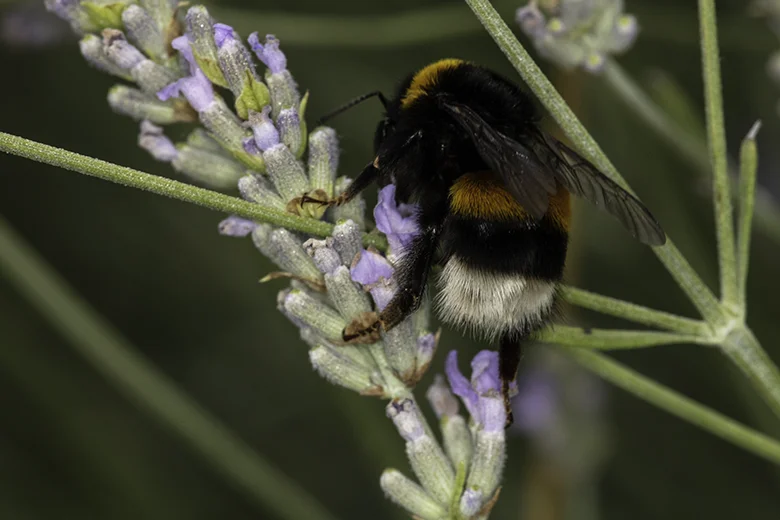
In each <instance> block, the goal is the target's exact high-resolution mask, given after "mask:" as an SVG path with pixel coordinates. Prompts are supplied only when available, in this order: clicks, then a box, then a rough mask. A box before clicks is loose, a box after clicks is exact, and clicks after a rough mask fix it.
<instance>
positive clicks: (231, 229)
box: [218, 215, 257, 237]
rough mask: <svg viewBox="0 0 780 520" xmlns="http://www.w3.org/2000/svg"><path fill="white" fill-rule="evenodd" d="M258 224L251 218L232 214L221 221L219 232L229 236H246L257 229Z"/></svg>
mask: <svg viewBox="0 0 780 520" xmlns="http://www.w3.org/2000/svg"><path fill="white" fill-rule="evenodd" d="M256 227H257V224H256V223H255V222H253V221H251V220H247V219H245V218H241V217H237V216H236V215H231V216H229V217H228V218H226V219H225V220H223V221H222V222H220V223H219V228H218V229H219V234H220V235H225V236H228V237H245V236H247V235H248V234H249V233H251V232H252V231H254V230H255V228H256Z"/></svg>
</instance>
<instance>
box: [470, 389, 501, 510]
mask: <svg viewBox="0 0 780 520" xmlns="http://www.w3.org/2000/svg"><path fill="white" fill-rule="evenodd" d="M500 404H501V406H502V407H503V402H501V403H500ZM505 461H506V435H505V434H504V429H503V428H501V429H500V430H499V431H492V432H490V431H485V430H479V429H478V430H477V431H476V433H475V435H474V454H473V456H472V458H471V468H470V470H469V474H468V478H467V479H466V487H467V488H470V489H478V490H480V491H481V492H483V493H484V496H488V497H490V496H492V495H493V493H494V492H495V491H496V489H498V484H499V482H501V474H502V472H503V471H504V462H505Z"/></svg>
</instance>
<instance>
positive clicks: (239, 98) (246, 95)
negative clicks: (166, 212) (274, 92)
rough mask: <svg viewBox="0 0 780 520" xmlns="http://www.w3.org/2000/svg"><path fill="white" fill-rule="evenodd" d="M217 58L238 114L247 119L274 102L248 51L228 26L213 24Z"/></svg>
mask: <svg viewBox="0 0 780 520" xmlns="http://www.w3.org/2000/svg"><path fill="white" fill-rule="evenodd" d="M214 31H215V33H214V37H215V41H216V44H217V49H218V50H217V57H218V58H219V65H220V67H221V68H222V72H223V74H224V76H225V79H226V81H227V83H228V86H229V87H230V90H231V91H232V92H233V95H234V96H235V98H236V111H237V112H238V115H239V116H240V117H241V118H242V119H246V118H247V116H248V114H249V111H250V110H251V111H255V112H259V111H261V110H262V109H263V107H264V106H266V105H268V104H269V103H270V102H271V94H270V93H269V92H268V87H266V86H265V84H264V83H263V82H262V81H260V77H259V76H258V75H257V72H256V71H255V65H254V63H253V62H252V57H251V55H250V54H249V51H248V50H247V48H246V47H245V46H244V44H243V43H242V42H241V40H240V39H239V38H238V35H237V34H236V33H235V31H233V28H232V27H230V26H229V25H225V24H221V23H217V24H214Z"/></svg>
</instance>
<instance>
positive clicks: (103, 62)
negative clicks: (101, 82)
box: [79, 34, 132, 80]
mask: <svg viewBox="0 0 780 520" xmlns="http://www.w3.org/2000/svg"><path fill="white" fill-rule="evenodd" d="M79 49H81V55H82V56H84V59H85V60H87V63H89V64H90V65H92V66H93V67H95V68H96V69H98V70H102V71H103V72H107V73H109V74H112V75H114V76H117V77H120V78H123V79H126V80H130V79H132V78H131V77H130V74H128V73H127V71H125V70H123V69H122V68H120V67H117V66H116V64H115V63H114V62H113V61H111V59H109V57H108V55H107V54H106V51H105V48H104V47H103V41H102V40H101V39H100V38H99V37H98V36H95V35H94V34H88V35H86V36H84V37H83V38H82V39H81V41H80V42H79Z"/></svg>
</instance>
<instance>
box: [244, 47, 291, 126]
mask: <svg viewBox="0 0 780 520" xmlns="http://www.w3.org/2000/svg"><path fill="white" fill-rule="evenodd" d="M249 45H250V47H251V48H252V50H253V51H255V54H257V57H258V58H260V61H262V62H263V63H265V65H266V66H267V67H268V70H267V71H266V74H265V82H266V84H267V85H268V90H270V91H271V107H272V109H273V118H274V121H275V120H276V119H277V118H278V117H279V113H280V112H281V111H282V109H283V108H297V107H298V105H299V104H300V102H301V97H300V94H298V85H297V84H296V83H295V80H294V79H293V77H292V74H290V71H289V70H287V58H286V57H285V55H284V53H283V52H282V51H281V50H280V49H279V40H278V39H277V38H276V37H274V36H273V35H272V34H269V35H267V36H266V37H265V43H264V44H261V43H260V39H259V38H258V36H257V33H252V34H250V35H249Z"/></svg>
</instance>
